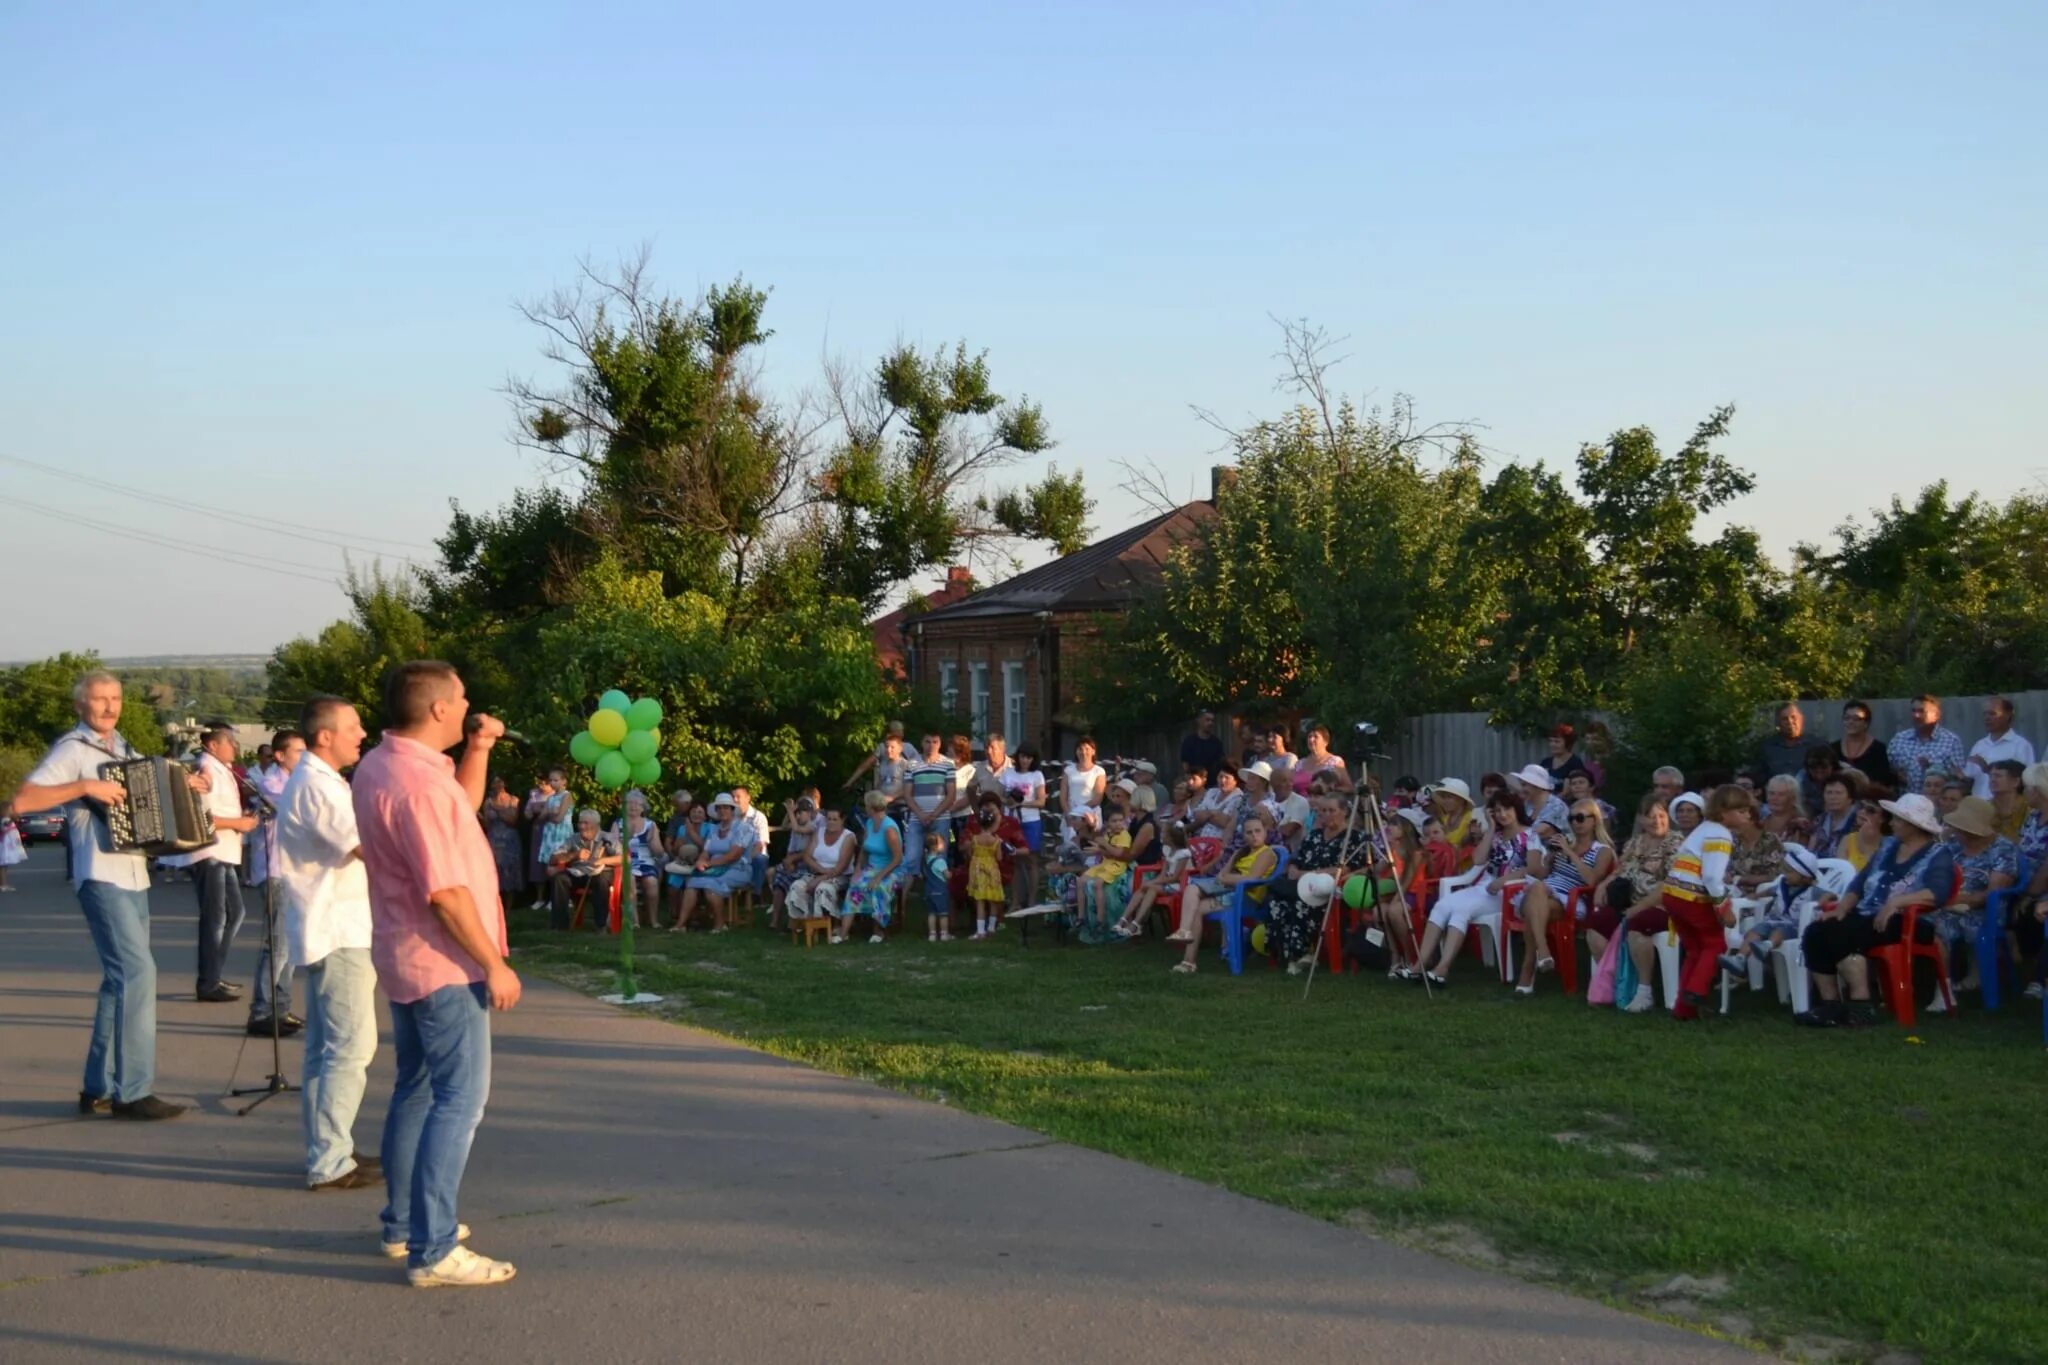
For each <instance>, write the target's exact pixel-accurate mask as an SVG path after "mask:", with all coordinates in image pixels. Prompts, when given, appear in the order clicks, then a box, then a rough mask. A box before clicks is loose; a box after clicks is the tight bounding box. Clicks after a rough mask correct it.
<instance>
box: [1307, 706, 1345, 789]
mask: <svg viewBox="0 0 2048 1365" xmlns="http://www.w3.org/2000/svg"><path fill="white" fill-rule="evenodd" d="M1307 743H1308V752H1307V753H1305V754H1303V755H1302V756H1301V760H1300V761H1299V762H1297V763H1296V764H1295V765H1294V781H1293V786H1294V793H1295V795H1297V796H1307V795H1308V794H1309V792H1308V784H1309V783H1310V782H1312V781H1314V780H1315V776H1316V774H1317V773H1328V774H1329V775H1330V777H1331V779H1332V780H1333V781H1335V782H1336V784H1337V790H1338V791H1341V792H1344V793H1346V794H1347V795H1348V794H1349V793H1350V791H1351V788H1352V782H1351V772H1350V770H1349V769H1347V768H1346V767H1345V766H1344V760H1343V759H1341V758H1339V757H1337V755H1335V754H1333V753H1331V752H1330V727H1329V726H1327V725H1324V724H1322V723H1321V722H1320V721H1319V722H1317V723H1316V724H1314V725H1311V726H1309V727H1308V737H1307Z"/></svg>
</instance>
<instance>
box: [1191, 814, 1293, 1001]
mask: <svg viewBox="0 0 2048 1365" xmlns="http://www.w3.org/2000/svg"><path fill="white" fill-rule="evenodd" d="M1273 854H1274V861H1273V871H1272V873H1271V875H1269V876H1267V877H1266V878H1264V879H1263V880H1261V881H1256V882H1239V883H1238V884H1237V885H1236V886H1234V887H1232V888H1231V894H1230V900H1229V902H1228V903H1227V904H1226V905H1224V907H1223V908H1222V909H1221V910H1211V911H1210V912H1209V913H1208V914H1206V915H1204V916H1203V917H1202V918H1203V919H1205V920H1206V919H1213V920H1217V921H1219V922H1220V923H1221V926H1222V929H1223V960H1224V961H1225V962H1228V963H1229V964H1230V974H1231V975H1232V976H1239V975H1242V974H1243V972H1244V947H1245V941H1246V940H1247V939H1248V938H1250V937H1251V930H1250V928H1249V927H1248V926H1247V921H1249V922H1250V923H1252V924H1259V923H1263V922H1264V921H1265V918H1266V913H1265V907H1264V905H1262V904H1261V903H1260V902H1258V901H1255V900H1253V899H1252V898H1251V892H1252V891H1253V890H1254V889H1257V888H1260V887H1269V886H1271V885H1273V883H1275V882H1277V881H1279V880H1280V874H1281V873H1283V872H1285V871H1286V870H1287V848H1286V846H1285V845H1284V844H1283V845H1274V846H1273Z"/></svg>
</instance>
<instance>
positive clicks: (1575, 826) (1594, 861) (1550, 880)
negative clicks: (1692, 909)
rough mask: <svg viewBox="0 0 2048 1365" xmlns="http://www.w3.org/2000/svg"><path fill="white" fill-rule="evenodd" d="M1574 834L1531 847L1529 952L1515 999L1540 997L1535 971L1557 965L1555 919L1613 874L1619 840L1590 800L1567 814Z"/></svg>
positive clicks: (1583, 904)
mask: <svg viewBox="0 0 2048 1365" xmlns="http://www.w3.org/2000/svg"><path fill="white" fill-rule="evenodd" d="M1568 818H1569V820H1570V822H1571V827H1572V828H1571V834H1570V835H1569V836H1566V835H1563V834H1550V835H1546V836H1545V837H1544V839H1543V840H1542V841H1541V842H1540V843H1533V842H1532V843H1531V844H1530V845H1529V873H1530V875H1531V877H1533V878H1535V880H1533V881H1531V882H1530V883H1529V892H1528V894H1527V895H1526V896H1524V897H1523V898H1522V933H1523V935H1524V937H1525V938H1526V940H1527V944H1528V946H1527V948H1526V949H1525V951H1524V952H1523V953H1522V979H1521V981H1520V982H1519V983H1518V984H1517V985H1516V986H1515V994H1516V995H1534V994H1535V993H1536V973H1538V972H1547V971H1549V970H1551V968H1553V967H1555V966H1556V965H1557V963H1556V962H1555V961H1554V960H1552V958H1551V956H1550V940H1549V939H1548V938H1547V937H1546V936H1545V935H1546V930H1548V928H1549V927H1550V922H1551V920H1553V919H1555V918H1557V917H1558V916H1559V915H1562V914H1564V913H1565V907H1566V906H1567V905H1569V904H1570V903H1571V898H1572V893H1573V892H1575V891H1577V890H1578V889H1579V888H1580V887H1586V886H1598V885H1599V884H1600V883H1601V882H1604V881H1606V880H1607V879H1608V878H1609V877H1610V876H1612V875H1614V840H1613V838H1612V837H1611V836H1609V834H1608V833H1607V823H1606V821H1605V820H1603V819H1602V818H1601V816H1600V803H1599V802H1598V801H1595V800H1593V799H1592V798H1591V797H1586V798H1584V799H1582V800H1579V801H1575V802H1573V803H1572V806H1571V808H1570V814H1569V816H1568ZM1591 908H1592V907H1591V903H1590V897H1589V898H1587V899H1585V900H1581V901H1580V903H1579V906H1578V913H1579V914H1581V915H1583V914H1585V913H1586V912H1587V910H1589V909H1591Z"/></svg>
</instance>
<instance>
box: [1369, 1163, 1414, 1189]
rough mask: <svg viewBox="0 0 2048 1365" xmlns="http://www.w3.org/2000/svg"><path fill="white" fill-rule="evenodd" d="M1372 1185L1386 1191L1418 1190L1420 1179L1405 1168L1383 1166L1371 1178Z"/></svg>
mask: <svg viewBox="0 0 2048 1365" xmlns="http://www.w3.org/2000/svg"><path fill="white" fill-rule="evenodd" d="M1372 1183H1373V1184H1375V1185H1378V1186H1379V1187H1380V1188H1382V1189H1388V1190H1419V1189H1421V1188H1422V1177H1421V1176H1419V1175H1417V1174H1416V1173H1415V1172H1414V1171H1411V1170H1409V1169H1408V1168H1407V1167H1406V1166H1383V1167H1381V1168H1380V1171H1379V1174H1377V1175H1375V1176H1374V1177H1373V1178H1372Z"/></svg>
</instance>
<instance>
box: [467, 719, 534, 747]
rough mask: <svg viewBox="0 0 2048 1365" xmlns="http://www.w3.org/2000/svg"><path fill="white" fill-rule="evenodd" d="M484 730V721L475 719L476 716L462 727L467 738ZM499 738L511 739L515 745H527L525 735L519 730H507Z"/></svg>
mask: <svg viewBox="0 0 2048 1365" xmlns="http://www.w3.org/2000/svg"><path fill="white" fill-rule="evenodd" d="M482 728H483V722H482V721H480V720H479V719H478V718H477V717H475V716H471V717H470V718H469V719H468V720H466V721H464V722H463V725H462V733H463V734H464V735H465V736H467V735H473V734H475V733H476V732H477V731H478V730H480V729H482ZM498 738H499V739H509V740H511V741H512V742H513V743H514V744H525V743H526V736H525V735H522V734H520V733H519V732H518V731H517V730H512V729H507V730H506V731H505V733H504V734H502V735H499V736H498Z"/></svg>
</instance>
